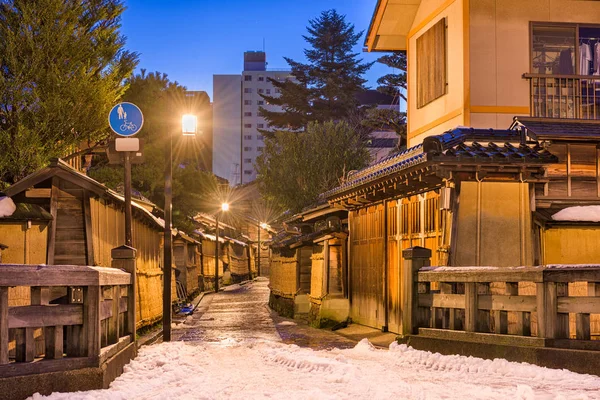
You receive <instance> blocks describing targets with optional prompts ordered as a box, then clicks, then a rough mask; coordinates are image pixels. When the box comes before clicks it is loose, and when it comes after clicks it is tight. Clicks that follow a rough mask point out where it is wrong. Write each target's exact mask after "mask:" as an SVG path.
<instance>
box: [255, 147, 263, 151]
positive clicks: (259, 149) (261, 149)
mask: <svg viewBox="0 0 600 400" xmlns="http://www.w3.org/2000/svg"><path fill="white" fill-rule="evenodd" d="M263 149H264V147H262V146H258V147H257V148H256V150H257V151H263Z"/></svg>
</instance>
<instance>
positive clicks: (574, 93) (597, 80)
mask: <svg viewBox="0 0 600 400" xmlns="http://www.w3.org/2000/svg"><path fill="white" fill-rule="evenodd" d="M523 78H525V79H528V80H529V93H530V99H529V106H530V110H531V116H532V117H542V118H564V119H588V120H589V119H594V120H598V119H600V76H587V75H543V74H523Z"/></svg>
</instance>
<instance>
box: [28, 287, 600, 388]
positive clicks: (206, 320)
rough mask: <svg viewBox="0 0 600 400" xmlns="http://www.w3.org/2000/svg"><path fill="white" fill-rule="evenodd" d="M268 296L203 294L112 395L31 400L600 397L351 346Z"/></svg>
mask: <svg viewBox="0 0 600 400" xmlns="http://www.w3.org/2000/svg"><path fill="white" fill-rule="evenodd" d="M268 296H269V289H268V281H267V280H266V279H264V278H261V279H257V280H254V281H252V282H248V283H246V284H243V285H232V286H229V287H227V288H226V289H225V290H223V291H222V292H220V293H219V294H217V295H215V294H207V295H206V296H204V298H203V299H202V301H201V302H200V305H199V307H198V309H197V310H196V312H195V313H194V314H193V315H192V316H189V317H187V319H186V320H185V321H182V322H179V323H177V324H175V325H174V330H173V342H170V343H160V344H156V345H148V346H143V347H142V348H141V349H140V352H139V355H138V357H137V358H136V359H134V360H133V361H132V362H131V363H130V364H129V365H127V366H126V367H125V372H124V373H123V375H121V376H120V377H119V378H117V379H116V380H115V381H114V382H113V383H112V384H111V386H110V388H109V389H106V390H93V391H88V392H77V393H53V394H52V395H50V396H47V397H45V396H41V395H38V394H36V395H34V396H33V399H36V400H37V399H42V398H44V399H46V398H48V399H71V400H72V399H76V400H84V399H85V400H90V399H106V400H109V399H110V400H113V399H236V398H244V399H265V398H281V396H285V398H286V399H319V400H322V399H364V398H370V399H391V398H396V399H463V398H471V399H566V398H568V399H581V400H584V399H585V400H589V399H600V378H598V377H596V376H591V375H582V374H576V373H573V372H569V371H566V370H552V369H547V368H541V367H538V366H534V365H530V364H524V363H513V362H508V361H506V360H500V359H497V360H493V361H492V360H482V359H478V358H473V357H464V356H442V355H440V354H433V353H430V352H425V351H418V350H414V349H412V348H410V347H407V346H405V345H398V344H397V343H392V344H390V345H389V347H388V349H384V348H380V347H379V348H378V347H375V346H373V345H372V344H371V342H370V341H369V340H367V339H363V340H361V341H359V342H358V343H357V342H356V341H355V340H352V339H349V338H346V337H343V336H341V335H339V334H337V333H334V332H331V331H326V330H316V329H313V328H309V327H308V326H306V325H302V323H301V322H297V321H292V320H289V319H284V318H281V317H278V316H277V315H276V314H275V313H273V312H272V311H271V310H270V309H269V308H268V305H267V303H268ZM352 329H353V328H352V326H351V327H349V328H347V331H349V332H352ZM372 334H373V332H371V333H369V332H365V336H369V335H372ZM380 336H381V335H380Z"/></svg>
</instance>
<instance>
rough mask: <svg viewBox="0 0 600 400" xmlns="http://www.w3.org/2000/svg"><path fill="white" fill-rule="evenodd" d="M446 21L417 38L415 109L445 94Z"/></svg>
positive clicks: (442, 20)
mask: <svg viewBox="0 0 600 400" xmlns="http://www.w3.org/2000/svg"><path fill="white" fill-rule="evenodd" d="M446 86H447V82H446V19H445V18H442V19H441V20H439V21H438V22H437V23H436V24H435V25H433V26H432V27H431V28H429V29H428V30H427V31H426V32H425V33H424V34H422V35H421V36H419V37H418V38H417V108H421V107H424V106H425V105H427V104H429V103H431V102H432V101H434V100H435V99H437V98H440V97H442V96H443V95H445V94H446Z"/></svg>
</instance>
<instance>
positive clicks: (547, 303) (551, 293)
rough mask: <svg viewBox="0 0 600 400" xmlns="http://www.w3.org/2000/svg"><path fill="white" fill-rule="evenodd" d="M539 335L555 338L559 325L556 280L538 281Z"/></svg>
mask: <svg viewBox="0 0 600 400" xmlns="http://www.w3.org/2000/svg"><path fill="white" fill-rule="evenodd" d="M536 296H537V315H538V321H537V322H538V324H537V325H538V337H541V338H548V339H554V338H555V337H556V331H557V329H556V326H557V319H558V314H557V307H558V299H557V291H556V282H543V283H536Z"/></svg>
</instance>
